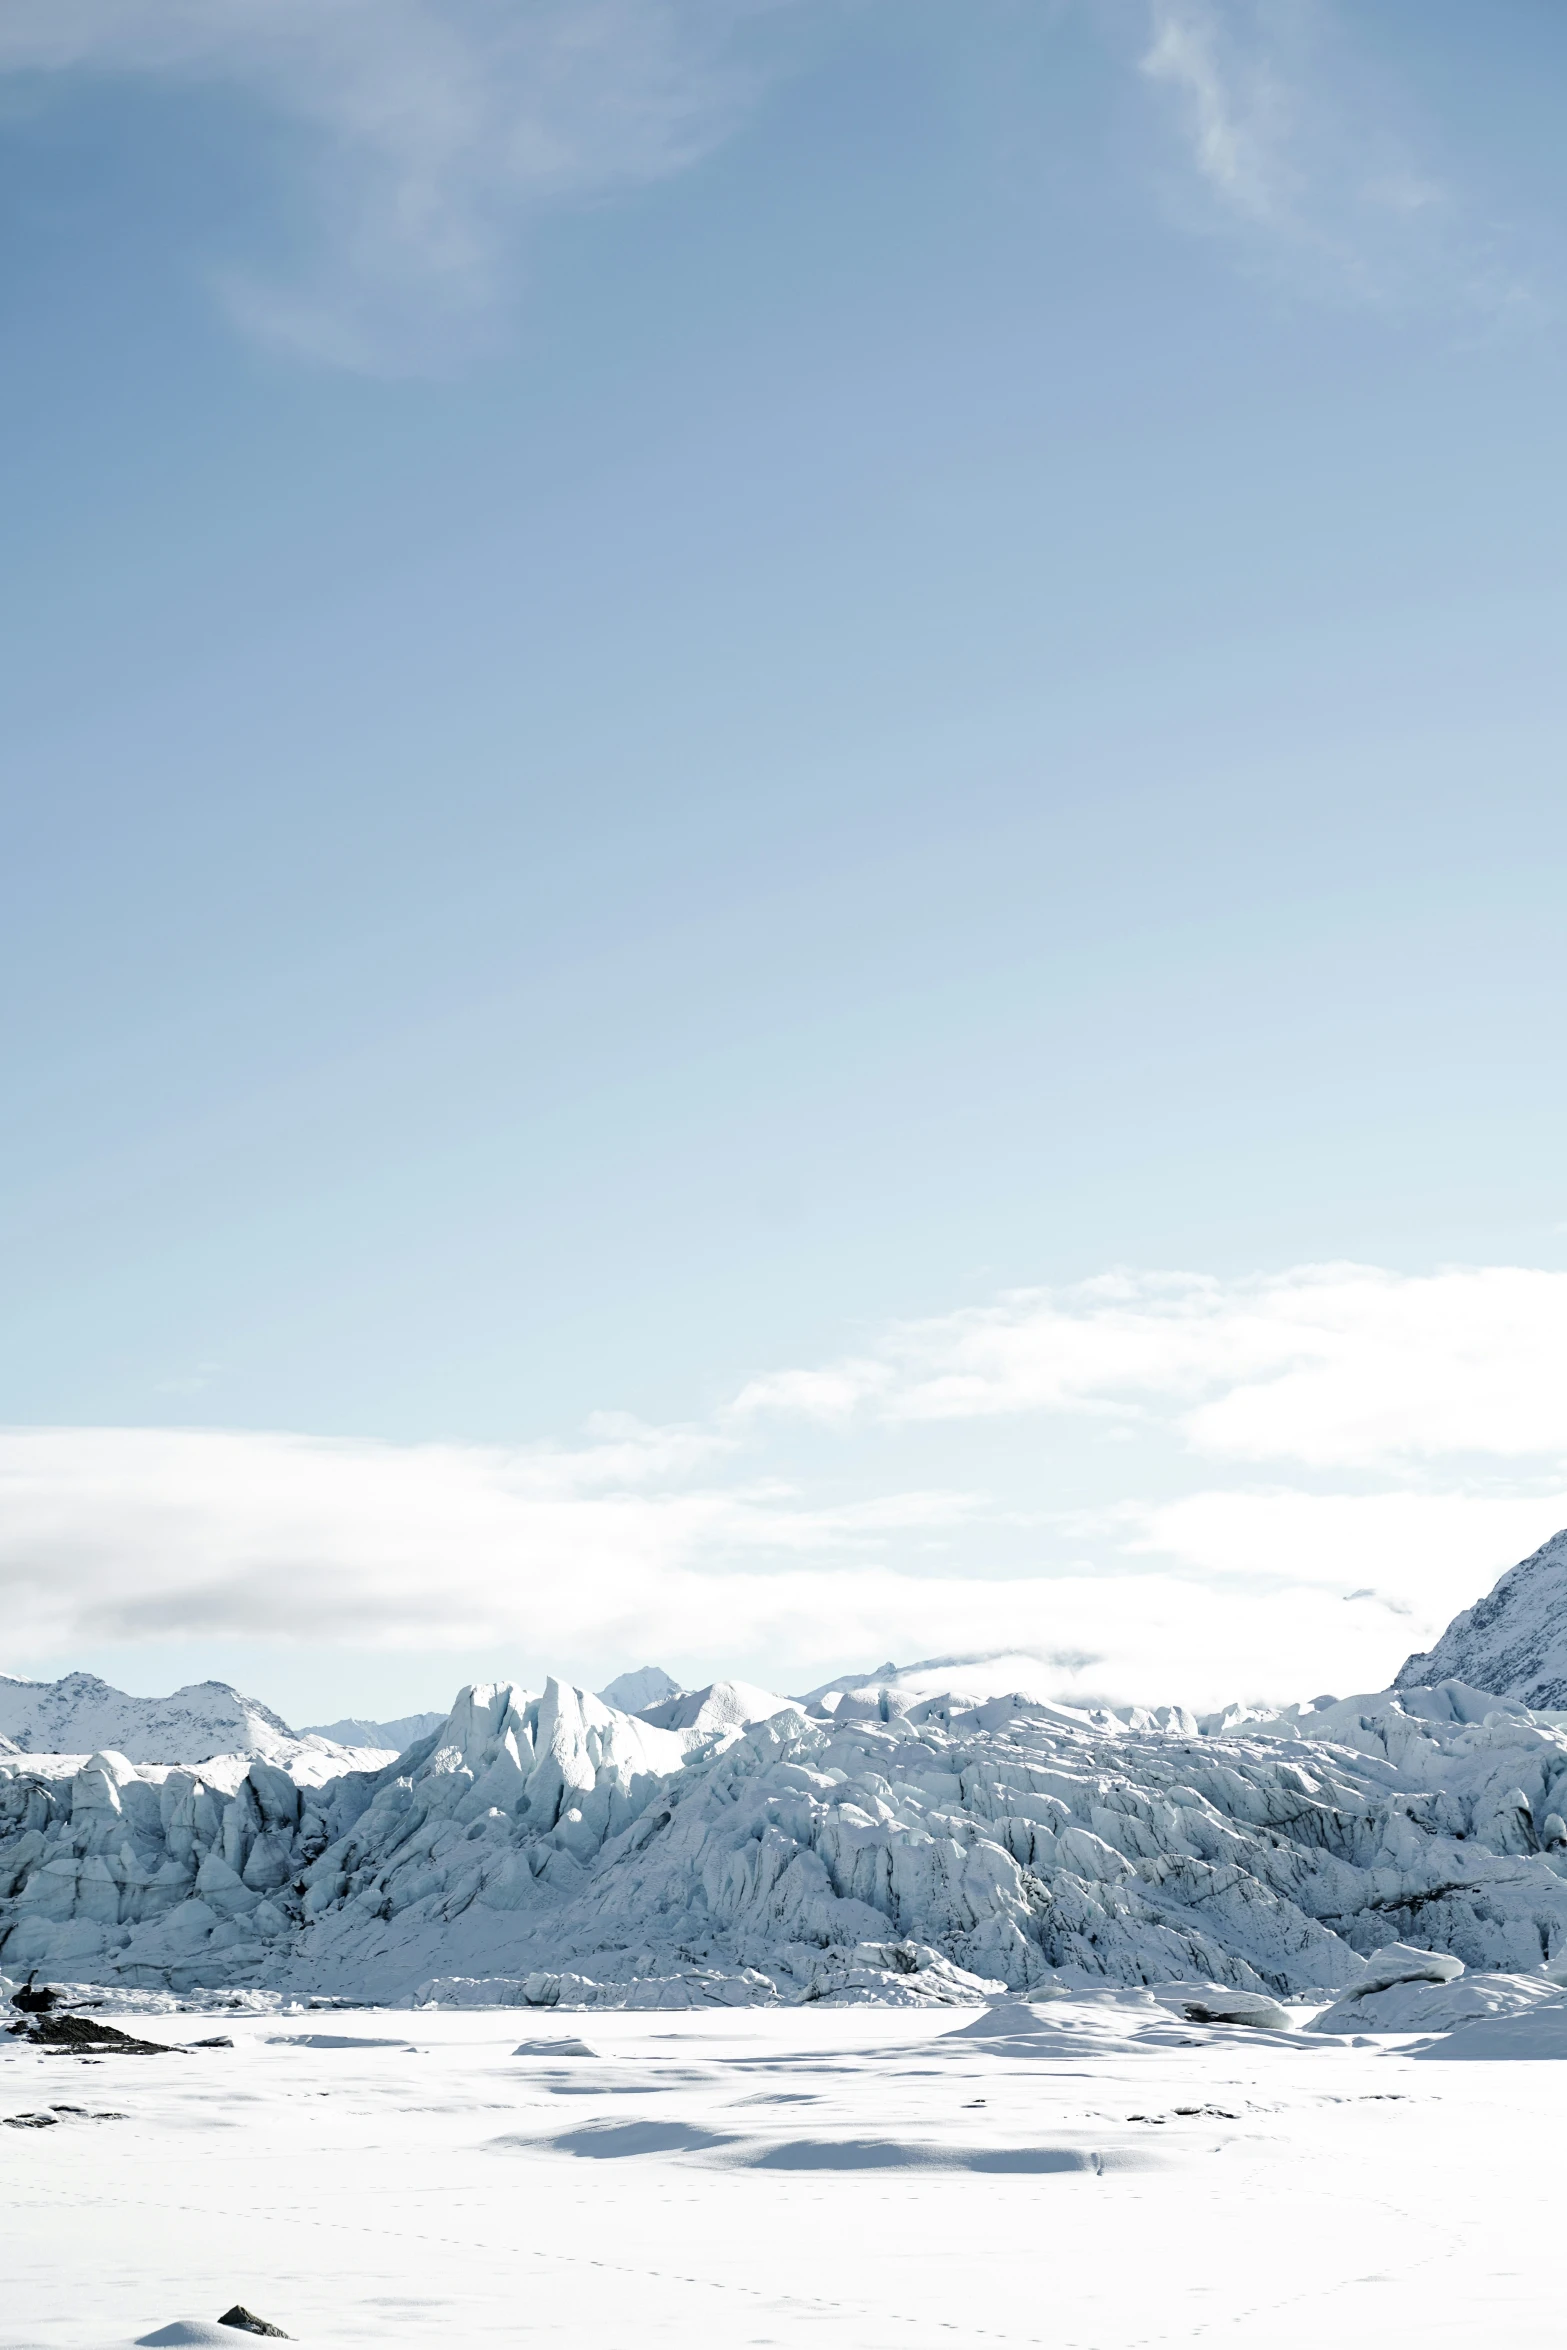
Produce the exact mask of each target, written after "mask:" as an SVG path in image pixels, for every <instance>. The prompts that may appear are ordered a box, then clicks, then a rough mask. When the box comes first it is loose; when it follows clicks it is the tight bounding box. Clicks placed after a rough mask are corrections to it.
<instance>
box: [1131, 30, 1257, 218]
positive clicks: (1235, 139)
mask: <svg viewBox="0 0 1567 2350" xmlns="http://www.w3.org/2000/svg"><path fill="white" fill-rule="evenodd" d="M1142 70H1143V72H1144V73H1145V74H1146V75H1147V76H1148V78H1149V80H1150V81H1152V82H1155V83H1158V84H1160V85H1162V86H1163V87H1164V88H1165V89H1166V90H1168V91H1169V92H1170V94H1171V95H1172V97H1173V98H1174V100H1175V102H1176V104H1177V106H1178V107H1179V108H1180V111H1181V115H1182V119H1183V122H1184V126H1185V130H1186V135H1187V139H1188V141H1189V144H1190V148H1191V154H1192V160H1193V162H1194V163H1195V164H1196V167H1197V170H1198V171H1199V173H1200V174H1201V175H1202V177H1203V179H1204V180H1205V181H1206V182H1207V183H1208V185H1209V186H1210V187H1211V188H1213V189H1214V190H1215V192H1216V193H1217V194H1218V195H1219V196H1220V197H1221V199H1222V200H1223V201H1224V202H1225V203H1226V204H1230V205H1233V206H1234V207H1235V208H1236V209H1237V210H1238V211H1239V212H1241V213H1244V214H1246V215H1247V216H1249V217H1250V218H1252V219H1254V220H1269V219H1274V218H1276V217H1277V216H1278V214H1279V212H1280V210H1281V207H1282V206H1283V204H1284V202H1285V201H1286V199H1287V197H1288V195H1289V194H1290V193H1291V190H1292V186H1293V183H1294V178H1295V175H1294V173H1293V172H1292V171H1291V169H1290V163H1289V138H1290V127H1291V126H1290V106H1289V102H1288V98H1287V95H1286V87H1285V83H1284V81H1283V78H1282V75H1281V73H1280V70H1279V64H1278V61H1277V60H1276V58H1275V56H1274V55H1273V53H1272V52H1271V50H1270V49H1269V47H1268V46H1267V45H1265V44H1264V43H1261V42H1258V41H1253V43H1252V44H1250V45H1249V46H1248V45H1246V44H1244V43H1242V42H1239V41H1237V39H1236V38H1235V34H1234V31H1233V28H1232V27H1231V26H1230V25H1227V24H1226V22H1225V20H1224V19H1223V18H1221V16H1220V15H1219V13H1218V11H1217V10H1216V9H1215V8H1212V7H1207V6H1204V5H1202V4H1201V0H1154V7H1153V23H1152V33H1151V38H1150V40H1149V43H1148V47H1147V49H1146V51H1145V52H1144V55H1143V60H1142Z"/></svg>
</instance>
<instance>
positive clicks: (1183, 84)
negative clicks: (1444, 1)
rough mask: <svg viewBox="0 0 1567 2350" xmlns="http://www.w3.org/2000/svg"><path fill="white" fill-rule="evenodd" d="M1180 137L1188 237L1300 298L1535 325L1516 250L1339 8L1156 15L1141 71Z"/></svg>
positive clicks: (1233, 6)
mask: <svg viewBox="0 0 1567 2350" xmlns="http://www.w3.org/2000/svg"><path fill="white" fill-rule="evenodd" d="M1138 64H1139V69H1140V71H1141V74H1142V76H1143V78H1144V81H1145V82H1146V84H1147V85H1148V87H1149V88H1150V90H1152V91H1153V92H1154V93H1155V95H1156V96H1157V97H1158V98H1159V99H1160V100H1161V102H1162V104H1163V108H1164V110H1165V112H1166V114H1167V116H1168V119H1169V122H1170V124H1171V126H1172V127H1173V129H1174V131H1175V134H1176V147H1177V152H1178V154H1179V156H1180V158H1181V163H1182V169H1181V171H1180V172H1179V173H1178V174H1175V175H1173V176H1172V177H1171V178H1170V180H1169V181H1168V182H1167V194H1168V196H1169V198H1170V203H1171V208H1172V210H1173V211H1174V213H1175V214H1176V216H1177V218H1178V219H1179V220H1180V221H1181V222H1182V223H1183V224H1184V225H1186V226H1189V227H1194V228H1198V229H1206V230H1209V231H1222V232H1224V233H1226V234H1227V235H1228V236H1229V237H1230V238H1231V239H1232V240H1238V249H1239V250H1240V251H1242V252H1244V253H1245V254H1246V255H1247V256H1248V257H1249V260H1250V263H1251V265H1252V266H1253V267H1255V268H1256V269H1258V270H1259V271H1261V272H1263V273H1265V274H1267V275H1269V276H1272V277H1274V278H1276V279H1278V280H1280V281H1281V282H1283V283H1284V284H1286V285H1287V286H1288V287H1289V288H1290V289H1291V290H1299V291H1304V292H1307V293H1309V294H1312V295H1314V296H1317V297H1325V298H1329V299H1333V300H1340V301H1342V300H1346V299H1347V300H1350V301H1353V302H1359V303H1366V304H1370V305H1372V306H1375V307H1378V308H1382V309H1388V310H1393V311H1402V310H1409V309H1437V310H1441V311H1454V312H1461V313H1463V314H1466V315H1469V316H1472V317H1480V318H1486V319H1490V320H1493V321H1495V320H1498V319H1502V318H1507V319H1523V320H1531V321H1532V320H1535V319H1537V318H1538V316H1539V315H1540V313H1541V310H1542V303H1541V297H1540V295H1539V293H1538V291H1537V290H1536V288H1535V287H1534V285H1533V283H1532V279H1531V273H1530V271H1529V270H1528V269H1527V268H1526V267H1525V266H1524V265H1523V264H1522V262H1521V259H1520V257H1519V256H1518V255H1517V254H1516V253H1515V252H1514V250H1513V249H1512V248H1513V240H1512V238H1511V237H1510V236H1508V235H1505V234H1503V233H1502V231H1501V229H1500V227H1499V225H1498V223H1497V222H1496V221H1494V220H1491V219H1488V218H1486V217H1485V216H1484V210H1485V208H1484V206H1483V204H1481V203H1479V202H1477V200H1476V198H1475V196H1474V195H1473V194H1472V193H1471V192H1470V191H1468V190H1467V189H1465V188H1464V187H1463V186H1462V185H1461V183H1460V176H1459V174H1457V173H1456V172H1455V171H1454V169H1453V168H1452V167H1451V164H1450V163H1449V162H1447V161H1446V159H1445V158H1444V159H1442V160H1440V161H1435V162H1434V161H1433V160H1432V155H1433V151H1434V150H1439V149H1440V148H1441V147H1442V146H1443V141H1442V138H1441V135H1440V133H1439V131H1438V128H1437V126H1436V125H1434V124H1432V123H1430V122H1428V121H1424V120H1422V119H1421V118H1420V117H1419V115H1418V112H1417V110H1416V109H1415V108H1414V107H1413V105H1412V104H1411V102H1410V98H1409V95H1408V93H1407V91H1406V90H1405V89H1403V88H1402V87H1401V86H1400V84H1399V83H1398V81H1397V80H1396V79H1395V78H1394V77H1393V76H1391V75H1390V74H1389V73H1388V72H1387V71H1386V70H1385V69H1384V68H1382V67H1381V66H1379V65H1377V64H1376V63H1375V62H1374V61H1373V58H1372V56H1371V53H1370V51H1369V49H1368V47H1367V45H1366V44H1365V43H1364V42H1362V41H1360V40H1358V39H1357V36H1356V27H1355V22H1354V15H1353V12H1352V11H1351V10H1348V9H1346V8H1344V7H1342V6H1335V5H1333V0H1149V6H1148V14H1147V18H1146V39H1145V43H1144V46H1143V48H1142V50H1141V54H1140V56H1139V59H1138Z"/></svg>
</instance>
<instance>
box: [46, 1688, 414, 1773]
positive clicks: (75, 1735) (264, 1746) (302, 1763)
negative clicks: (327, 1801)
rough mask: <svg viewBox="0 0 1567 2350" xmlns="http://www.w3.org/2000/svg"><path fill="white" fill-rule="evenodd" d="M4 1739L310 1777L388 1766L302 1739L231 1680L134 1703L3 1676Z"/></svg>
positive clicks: (133, 1758)
mask: <svg viewBox="0 0 1567 2350" xmlns="http://www.w3.org/2000/svg"><path fill="white" fill-rule="evenodd" d="M0 1737H4V1738H7V1739H9V1740H10V1741H11V1743H12V1744H13V1745H14V1746H16V1747H17V1748H18V1749H19V1750H20V1751H21V1752H22V1753H23V1754H84V1755H85V1754H95V1753H98V1752H99V1751H110V1752H113V1753H116V1754H122V1755H124V1756H125V1757H126V1759H127V1760H128V1761H130V1762H133V1763H204V1762H210V1761H211V1760H212V1759H213V1758H214V1757H215V1756H217V1755H224V1754H251V1755H259V1756H260V1757H261V1758H262V1760H263V1761H265V1762H269V1763H275V1764H279V1765H283V1766H286V1767H289V1768H293V1767H295V1766H298V1767H299V1768H300V1769H301V1770H302V1771H303V1772H304V1773H305V1774H306V1775H307V1776H314V1777H316V1778H321V1777H325V1776H328V1775H329V1774H330V1773H332V1772H341V1771H344V1770H352V1769H354V1768H356V1767H361V1768H362V1767H365V1766H366V1765H367V1764H368V1763H370V1762H371V1761H372V1759H373V1760H375V1761H381V1760H385V1759H386V1756H385V1754H384V1753H382V1752H380V1751H379V1750H377V1752H376V1753H375V1755H374V1757H373V1758H372V1756H370V1755H368V1754H366V1753H364V1752H362V1751H360V1750H356V1749H351V1748H348V1747H346V1746H341V1745H337V1744H335V1743H333V1742H331V1741H329V1740H326V1739H322V1738H315V1737H301V1736H299V1735H298V1734H297V1733H296V1732H295V1731H293V1730H291V1729H290V1727H289V1725H288V1723H287V1722H285V1721H284V1719H283V1717H282V1715H281V1714H275V1713H274V1712H273V1711H272V1708H271V1707H270V1706H269V1705H263V1704H262V1703H261V1701H260V1699H259V1698H255V1697H246V1696H245V1695H244V1694H243V1692H242V1691H240V1690H238V1689H235V1688H232V1687H231V1686H230V1684H229V1683H228V1682H227V1681H193V1682H191V1683H190V1684H189V1685H188V1686H187V1687H186V1688H184V1689H176V1690H175V1691H173V1693H172V1694H171V1695H170V1696H168V1697H132V1696H130V1695H129V1694H128V1693H127V1692H126V1691H125V1690H123V1689H115V1688H113V1687H111V1686H110V1684H109V1683H108V1682H107V1681H100V1680H99V1679H98V1677H97V1675H96V1674H95V1673H66V1674H64V1675H63V1676H62V1677H61V1678H60V1679H59V1680H58V1681H21V1680H14V1679H12V1677H11V1676H10V1675H9V1674H0Z"/></svg>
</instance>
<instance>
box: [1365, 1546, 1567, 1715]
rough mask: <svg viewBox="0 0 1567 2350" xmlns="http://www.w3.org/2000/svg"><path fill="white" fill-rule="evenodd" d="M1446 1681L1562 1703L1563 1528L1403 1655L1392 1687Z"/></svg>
mask: <svg viewBox="0 0 1567 2350" xmlns="http://www.w3.org/2000/svg"><path fill="white" fill-rule="evenodd" d="M1445 1680H1458V1681H1467V1682H1469V1683H1470V1684H1471V1685H1472V1686H1473V1687H1475V1688H1478V1689H1488V1690H1491V1691H1492V1692H1494V1694H1495V1695H1497V1696H1498V1697H1515V1698H1519V1699H1521V1700H1522V1702H1523V1703H1524V1704H1525V1705H1527V1706H1530V1707H1533V1708H1535V1709H1537V1710H1544V1709H1554V1708H1559V1707H1567V1527H1564V1528H1563V1529H1562V1531H1561V1532H1560V1533H1559V1534H1553V1535H1552V1536H1551V1539H1550V1541H1549V1542H1545V1543H1542V1544H1541V1546H1540V1548H1539V1549H1538V1550H1537V1551H1535V1552H1533V1553H1532V1555H1531V1556H1530V1557H1528V1558H1526V1559H1522V1560H1520V1562H1519V1563H1518V1565H1517V1566H1516V1567H1510V1568H1509V1569H1508V1571H1507V1573H1506V1574H1505V1575H1503V1576H1502V1578H1501V1580H1500V1581H1499V1582H1498V1583H1497V1584H1496V1585H1495V1587H1494V1588H1493V1589H1492V1590H1491V1591H1489V1592H1487V1594H1486V1596H1485V1598H1484V1599H1482V1600H1478V1601H1477V1602H1476V1603H1475V1605H1474V1606H1473V1607H1469V1608H1465V1609H1464V1611H1463V1613H1462V1614H1461V1615H1457V1616H1455V1617H1454V1618H1453V1620H1452V1622H1451V1623H1450V1624H1449V1625H1448V1627H1447V1630H1446V1631H1445V1632H1444V1633H1443V1634H1442V1637H1441V1639H1440V1640H1439V1641H1438V1642H1437V1644H1436V1646H1435V1648H1432V1649H1427V1650H1426V1651H1424V1652H1423V1653H1422V1654H1419V1655H1416V1656H1411V1657H1407V1658H1406V1659H1405V1661H1404V1663H1403V1664H1402V1666H1401V1667H1400V1668H1399V1672H1398V1677H1397V1679H1396V1680H1395V1682H1394V1684H1393V1686H1394V1687H1395V1688H1396V1689H1403V1688H1413V1687H1414V1686H1416V1685H1417V1684H1419V1683H1431V1682H1435V1681H1445Z"/></svg>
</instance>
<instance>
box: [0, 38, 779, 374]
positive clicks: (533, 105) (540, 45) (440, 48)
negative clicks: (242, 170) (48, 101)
mask: <svg viewBox="0 0 1567 2350" xmlns="http://www.w3.org/2000/svg"><path fill="white" fill-rule="evenodd" d="M770 4H772V5H776V4H777V0H527V5H518V4H517V0H7V5H6V7H5V8H4V10H3V11H0V74H3V73H10V74H31V75H35V76H50V75H54V76H65V75H76V76H83V75H87V76H95V77H98V78H100V79H103V78H108V77H116V78H119V79H122V80H128V81H131V82H136V81H140V82H143V83H156V84H160V85H163V86H165V87H173V88H176V89H185V90H188V91H191V92H193V93H199V92H202V91H208V92H211V91H218V92H222V93H225V94H228V95H231V96H238V97H240V98H242V99H245V100H248V101H251V102H253V103H254V104H256V105H258V106H260V107H261V108H263V109H265V110H266V111H267V112H268V113H269V114H270V115H272V116H273V117H274V118H276V119H280V120H281V121H282V122H283V123H285V124H286V125H287V126H288V127H289V129H290V130H291V132H292V133H293V134H295V147H294V152H295V154H296V158H297V165H298V170H299V173H300V176H301V179H302V181H303V183H304V185H305V187H306V188H307V190H308V195H309V206H308V209H309V212H310V215H311V218H312V220H313V223H314V229H313V249H312V251H311V252H310V253H309V255H308V257H307V258H306V259H305V260H304V261H303V262H302V263H301V264H300V265H299V267H298V268H297V270H295V271H293V272H291V273H290V272H285V273H282V274H274V275H263V274H255V273H244V272H240V271H237V270H230V271H228V272H227V273H225V275H224V276H223V278H222V281H221V286H220V291H221V293H222V295H223V298H224V300H225V302H226V304H227V306H228V308H229V310H230V311H231V313H232V314H233V316H234V318H235V320H236V321H237V323H238V324H240V325H241V326H242V327H243V328H245V329H246V330H247V331H249V332H251V333H253V334H255V335H257V336H259V337H260V338H262V339H263V340H265V341H268V342H270V343H273V344H275V345H277V346H280V347H282V348H284V349H286V350H288V351H291V352H293V353H294V354H296V355H298V356H301V357H305V358H309V359H312V360H317V361H321V362H324V363H326V364H329V365H336V366H343V367H350V368H368V369H376V368H382V367H388V366H391V367H396V366H399V365H414V364H419V363H420V362H422V361H426V360H428V358H429V357H430V355H431V353H432V352H433V351H434V350H436V349H438V348H441V347H442V346H443V344H448V343H449V342H450V339H451V338H453V337H456V338H457V340H458V341H459V343H460V342H461V340H462V338H463V337H464V336H465V335H467V334H469V333H471V332H472V330H473V329H474V327H475V326H476V324H477V323H478V322H480V321H482V320H483V319H484V317H485V316H486V315H487V314H488V313H490V312H491V311H492V310H493V309H494V308H495V306H496V305H497V304H498V303H499V302H500V301H501V299H502V298H503V295H504V291H505V287H506V283H507V280H508V278H509V275H510V274H511V271H512V268H513V266H514V249H515V244H516V239H517V235H518V232H519V230H520V228H521V227H522V225H523V224H524V223H525V222H526V221H527V219H528V218H529V217H530V216H531V215H532V214H533V213H534V212H536V211H537V210H538V209H539V208H541V207H543V206H547V205H551V204H558V203H561V202H563V201H570V200H573V199H581V198H584V197H592V196H598V195H602V194H604V193H607V192H609V191H612V190H614V189H616V188H623V187H630V186H636V185H639V184H646V183H649V182H652V181H656V180H659V179H663V178H666V177H668V176H669V175H670V174H672V173H676V172H679V171H682V170H685V169H687V168H688V167H689V166H690V165H691V164H693V163H694V162H696V161H697V160H698V159H699V158H700V157H701V156H703V155H704V154H706V153H707V152H708V151H709V150H710V149H711V148H712V147H713V146H714V145H716V144H717V143H718V142H719V141H720V140H722V139H723V138H724V137H726V136H727V135H728V133H729V132H730V131H731V130H732V129H733V127H734V125H735V124H736V122H738V121H739V120H740V119H741V118H742V117H743V115H744V113H745V111H746V108H747V105H748V104H749V102H750V100H751V98H752V97H753V95H754V92H755V88H756V86H757V78H756V74H755V72H754V71H753V69H752V68H750V67H749V66H748V65H747V64H746V62H745V60H744V58H743V57H742V55H741V45H742V36H743V35H744V33H745V31H746V30H747V28H748V27H749V26H750V24H751V23H752V22H753V21H754V20H756V19H757V18H758V17H759V16H761V15H763V14H764V13H766V11H767V8H768V6H769V5H770Z"/></svg>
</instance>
